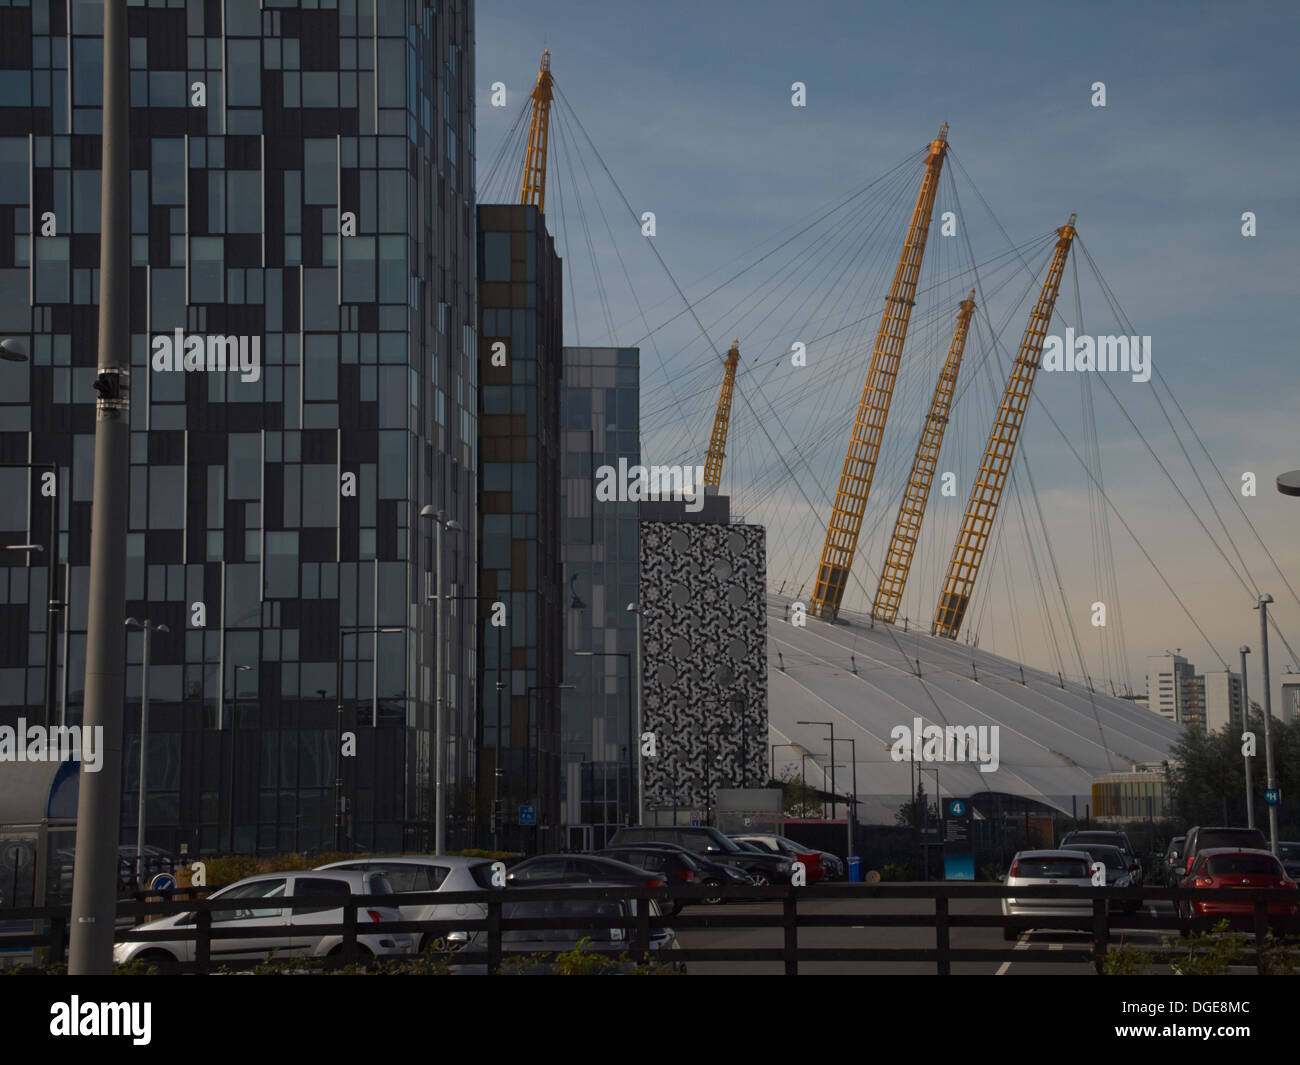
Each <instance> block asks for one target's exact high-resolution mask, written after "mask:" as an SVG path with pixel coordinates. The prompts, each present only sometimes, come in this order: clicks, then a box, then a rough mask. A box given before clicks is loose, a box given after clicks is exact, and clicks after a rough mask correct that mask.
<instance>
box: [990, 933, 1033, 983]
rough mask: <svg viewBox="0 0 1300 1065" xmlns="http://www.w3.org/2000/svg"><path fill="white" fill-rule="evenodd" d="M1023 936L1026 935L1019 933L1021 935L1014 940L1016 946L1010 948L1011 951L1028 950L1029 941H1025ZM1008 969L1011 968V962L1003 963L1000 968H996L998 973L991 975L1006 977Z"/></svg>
mask: <svg viewBox="0 0 1300 1065" xmlns="http://www.w3.org/2000/svg"><path fill="white" fill-rule="evenodd" d="M1025 934H1026V933H1024V932H1021V933H1020V938H1019V939H1017V940H1016V945H1015V946H1014V947H1012V948H1011V949H1012V950H1028V949H1029V941H1028V940H1027V939H1025ZM1010 968H1011V962H1010V961H1004V962H1003V963H1002V964H1001V965H1000V966H998V971H997V972H996V973H994V974H993V975H994V976H1006V974H1007V970H1008V969H1010Z"/></svg>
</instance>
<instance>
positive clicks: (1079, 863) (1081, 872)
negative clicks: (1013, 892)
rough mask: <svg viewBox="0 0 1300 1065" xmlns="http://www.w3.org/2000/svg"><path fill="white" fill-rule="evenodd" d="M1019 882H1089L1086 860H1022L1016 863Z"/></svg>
mask: <svg viewBox="0 0 1300 1065" xmlns="http://www.w3.org/2000/svg"><path fill="white" fill-rule="evenodd" d="M1015 875H1016V879H1017V880H1087V879H1089V878H1090V876H1091V874H1090V873H1089V872H1088V861H1087V859H1086V858H1077V859H1076V858H1021V859H1020V860H1019V861H1017V862H1016V873H1015Z"/></svg>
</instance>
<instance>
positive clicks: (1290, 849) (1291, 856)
mask: <svg viewBox="0 0 1300 1065" xmlns="http://www.w3.org/2000/svg"><path fill="white" fill-rule="evenodd" d="M1277 856H1278V857H1279V858H1284V859H1286V860H1288V861H1293V862H1294V861H1296V860H1297V859H1300V843H1279V844H1278V845H1277Z"/></svg>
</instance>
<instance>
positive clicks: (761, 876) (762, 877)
mask: <svg viewBox="0 0 1300 1065" xmlns="http://www.w3.org/2000/svg"><path fill="white" fill-rule="evenodd" d="M749 879H750V880H752V881H753V882H754V886H755V887H769V886H770V885H771V883H772V881H771V879H769V877H768V875H767V874H766V873H750V874H749Z"/></svg>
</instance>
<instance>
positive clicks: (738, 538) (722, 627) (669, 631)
mask: <svg viewBox="0 0 1300 1065" xmlns="http://www.w3.org/2000/svg"><path fill="white" fill-rule="evenodd" d="M766 545H767V537H766V531H765V530H764V529H763V528H762V527H761V526H756V525H738V524H737V525H723V524H707V523H701V522H643V523H642V525H641V602H642V604H643V605H644V629H643V633H642V660H643V691H644V707H645V710H644V714H645V720H644V725H643V731H646V732H652V733H654V734H655V746H656V754H655V756H654V757H647V758H645V759H643V763H644V773H645V802H646V807H647V810H650V809H653V808H654V807H663V808H673V807H679V808H683V809H704V808H706V807H707V806H709V805H712V803H713V801H715V799H716V796H717V792H718V789H719V788H737V787H751V788H753V787H761V786H762V785H764V784H765V783H766V782H767V647H766V643H767V613H766V609H765V602H764V595H765V587H766V583H767V546H766Z"/></svg>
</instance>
